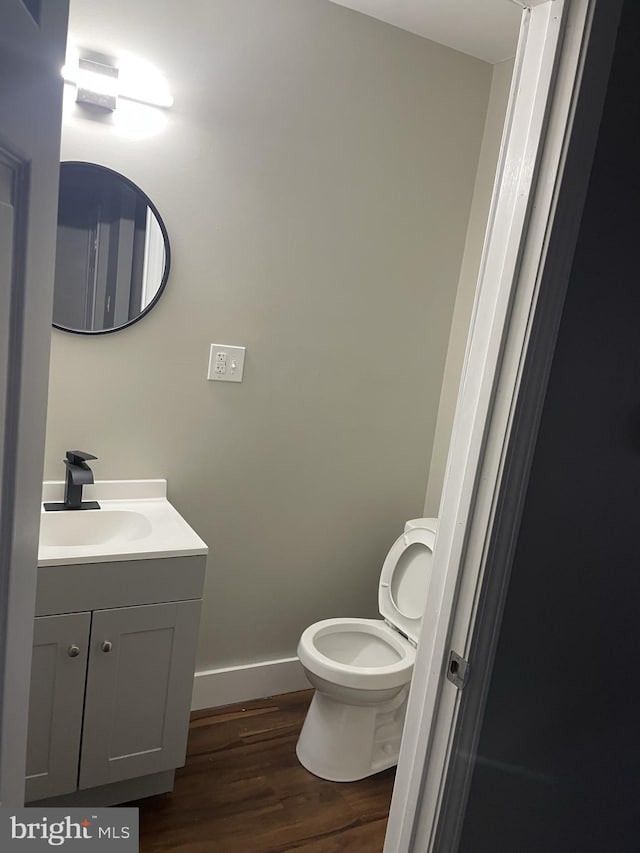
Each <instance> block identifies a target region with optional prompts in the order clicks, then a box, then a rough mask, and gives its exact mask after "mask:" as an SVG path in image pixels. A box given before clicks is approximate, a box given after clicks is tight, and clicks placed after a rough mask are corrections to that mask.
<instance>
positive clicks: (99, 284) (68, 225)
mask: <svg viewBox="0 0 640 853" xmlns="http://www.w3.org/2000/svg"><path fill="white" fill-rule="evenodd" d="M169 261H170V252H169V238H168V236H167V229H166V228H165V226H164V223H163V221H162V219H161V218H160V214H159V213H158V211H157V209H156V207H155V205H154V204H153V202H152V201H151V199H150V198H149V197H148V196H147V195H146V194H145V193H143V192H142V190H141V189H140V188H139V187H137V186H136V185H135V184H134V183H132V182H131V181H130V180H129V179H128V178H125V177H123V176H122V175H120V174H118V172H114V171H112V170H111V169H107V168H105V167H104V166H96V165H94V164H93V163H79V162H68V163H61V165H60V195H59V201H58V242H57V252H56V277H55V285H54V291H53V325H54V326H55V327H56V328H57V329H64V330H65V331H67V332H78V333H79V334H83V335H98V334H104V333H105V332H115V331H117V330H118V329H123V328H124V327H125V326H130V325H131V324H132V323H135V322H136V321H137V320H139V319H140V318H141V317H144V315H145V314H147V313H148V312H149V311H150V310H151V309H152V308H153V306H154V305H155V304H156V302H157V301H158V299H159V298H160V296H161V295H162V291H163V290H164V287H165V285H166V283H167V278H168V276H169Z"/></svg>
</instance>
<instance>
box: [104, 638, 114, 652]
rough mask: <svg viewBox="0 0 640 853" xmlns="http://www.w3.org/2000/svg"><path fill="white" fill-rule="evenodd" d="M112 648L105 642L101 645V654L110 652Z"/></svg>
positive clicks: (111, 644) (107, 641)
mask: <svg viewBox="0 0 640 853" xmlns="http://www.w3.org/2000/svg"><path fill="white" fill-rule="evenodd" d="M112 648H113V643H110V642H109V640H105V641H104V643H103V644H102V651H103V652H110V651H111V649H112Z"/></svg>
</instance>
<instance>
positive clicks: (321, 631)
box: [298, 618, 416, 690]
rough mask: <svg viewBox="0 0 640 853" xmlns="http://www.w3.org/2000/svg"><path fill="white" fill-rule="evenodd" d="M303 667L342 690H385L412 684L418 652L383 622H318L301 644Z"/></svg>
mask: <svg viewBox="0 0 640 853" xmlns="http://www.w3.org/2000/svg"><path fill="white" fill-rule="evenodd" d="M298 657H299V658H300V662H301V663H302V665H303V666H305V667H307V669H310V670H311V671H313V672H314V673H315V674H316V675H318V676H320V677H321V678H324V679H325V680H326V681H330V682H332V683H333V684H337V685H340V686H342V687H352V688H361V689H363V690H383V689H387V688H392V687H401V686H402V685H403V684H408V683H409V681H410V680H411V673H412V671H413V664H414V662H415V657H416V655H415V649H414V647H413V646H412V645H411V644H410V643H408V642H407V641H406V640H405V639H404V638H403V637H402V636H401V635H400V634H399V633H398V632H397V631H395V630H394V629H393V628H391V627H390V626H389V625H387V624H386V622H383V621H382V620H380V619H357V618H352V619H349V618H336V619H323V620H322V621H321V622H315V623H314V624H313V625H310V626H309V627H308V628H307V629H306V631H304V632H303V634H302V636H301V637H300V642H299V644H298Z"/></svg>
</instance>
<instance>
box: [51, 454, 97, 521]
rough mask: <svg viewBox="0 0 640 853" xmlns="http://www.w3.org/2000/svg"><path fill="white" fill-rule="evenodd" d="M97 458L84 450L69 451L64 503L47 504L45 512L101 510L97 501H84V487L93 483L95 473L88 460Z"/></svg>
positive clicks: (65, 460) (66, 460) (65, 461)
mask: <svg viewBox="0 0 640 853" xmlns="http://www.w3.org/2000/svg"><path fill="white" fill-rule="evenodd" d="M97 458H98V457H97V456H93V454H91V453H85V451H84V450H67V453H66V459H64V460H63V461H64V464H65V465H66V468H67V476H66V478H65V484H64V502H63V503H45V505H44V508H45V510H49V511H51V510H68V509H100V504H99V503H98V502H97V501H83V500H82V487H83V486H87V485H89V484H90V483H93V471H92V470H91V468H89V466H88V465H87V460H89V459H97Z"/></svg>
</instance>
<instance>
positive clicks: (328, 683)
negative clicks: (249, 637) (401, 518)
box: [296, 518, 437, 782]
mask: <svg viewBox="0 0 640 853" xmlns="http://www.w3.org/2000/svg"><path fill="white" fill-rule="evenodd" d="M436 525H437V519H435V518H419V519H413V520H411V521H408V522H407V523H406V524H405V528H404V533H403V534H402V535H401V536H399V537H398V539H396V541H395V542H394V543H393V545H392V546H391V549H390V551H389V553H388V554H387V557H386V559H385V561H384V564H383V566H382V572H381V574H380V584H379V587H378V606H379V610H380V615H381V616H382V617H383V618H382V619H358V618H337V619H324V620H322V621H321V622H316V623H314V624H313V625H310V626H309V627H308V628H307V629H306V630H305V631H304V632H303V634H302V636H301V637H300V642H299V644H298V657H299V658H300V662H301V663H302V665H303V667H304V670H305V673H306V675H307V678H308V679H309V682H310V683H311V685H312V686H313V687H315V690H316V692H315V693H314V696H313V699H312V701H311V705H310V706H309V710H308V712H307V716H306V718H305V721H304V725H303V727H302V731H301V733H300V737H299V739H298V744H297V746H296V754H297V756H298V759H299V761H300V763H301V764H302V765H303V766H304V767H306V769H307V770H309V771H310V772H311V773H313V774H314V775H316V776H320V777H321V778H322V779H329V780H331V781H333V782H354V781H355V780H357V779H364V778H365V777H366V776H371V775H372V774H374V773H379V772H380V771H381V770H385V769H386V768H387V767H392V766H393V765H394V764H396V763H397V761H398V754H399V751H400V740H401V738H402V729H403V725H404V717H405V712H406V707H407V697H408V694H409V685H410V683H411V676H412V673H413V665H414V662H415V654H416V653H415V649H416V645H417V641H418V635H419V631H420V625H421V622H422V614H423V612H424V607H425V604H426V600H427V593H428V590H429V581H430V576H431V558H432V554H433V544H434V540H435V531H436Z"/></svg>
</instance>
